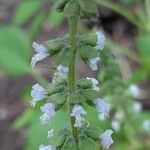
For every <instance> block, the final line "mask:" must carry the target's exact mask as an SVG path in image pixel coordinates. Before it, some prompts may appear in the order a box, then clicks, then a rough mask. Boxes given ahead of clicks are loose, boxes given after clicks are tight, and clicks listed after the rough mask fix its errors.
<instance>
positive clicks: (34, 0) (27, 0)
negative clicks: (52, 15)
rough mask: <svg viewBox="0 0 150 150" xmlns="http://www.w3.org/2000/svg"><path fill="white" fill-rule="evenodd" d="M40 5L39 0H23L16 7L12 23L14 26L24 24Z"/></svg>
mask: <svg viewBox="0 0 150 150" xmlns="http://www.w3.org/2000/svg"><path fill="white" fill-rule="evenodd" d="M41 4H42V1H41V0H24V1H22V2H21V4H20V5H19V6H18V7H17V9H16V11H15V14H14V17H13V23H14V24H15V25H22V24H24V23H25V22H26V21H27V20H28V19H29V18H30V17H32V15H34V13H36V11H37V10H38V9H39V8H40V6H41Z"/></svg>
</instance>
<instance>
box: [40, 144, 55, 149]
mask: <svg viewBox="0 0 150 150" xmlns="http://www.w3.org/2000/svg"><path fill="white" fill-rule="evenodd" d="M55 149H56V148H55V147H53V146H52V145H47V146H45V145H40V147H39V150H55Z"/></svg>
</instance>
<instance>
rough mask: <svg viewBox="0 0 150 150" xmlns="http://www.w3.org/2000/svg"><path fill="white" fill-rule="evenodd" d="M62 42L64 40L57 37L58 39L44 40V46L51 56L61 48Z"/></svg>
mask: <svg viewBox="0 0 150 150" xmlns="http://www.w3.org/2000/svg"><path fill="white" fill-rule="evenodd" d="M63 43H64V40H63V39H60V38H58V39H54V40H49V41H46V42H45V43H44V46H45V47H46V48H47V49H48V51H49V54H50V56H53V55H55V54H56V53H58V52H59V51H60V50H61V49H62V48H63Z"/></svg>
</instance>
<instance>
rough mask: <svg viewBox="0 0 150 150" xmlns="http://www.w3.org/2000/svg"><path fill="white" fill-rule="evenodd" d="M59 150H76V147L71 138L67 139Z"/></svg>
mask: <svg viewBox="0 0 150 150" xmlns="http://www.w3.org/2000/svg"><path fill="white" fill-rule="evenodd" d="M61 150H78V146H77V143H76V141H75V140H74V138H73V137H67V138H66V141H65V143H64V145H63V146H62V148H61Z"/></svg>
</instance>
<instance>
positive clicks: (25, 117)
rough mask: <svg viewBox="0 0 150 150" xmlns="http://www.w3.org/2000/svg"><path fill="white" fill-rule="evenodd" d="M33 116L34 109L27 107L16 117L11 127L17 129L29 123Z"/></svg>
mask: <svg viewBox="0 0 150 150" xmlns="http://www.w3.org/2000/svg"><path fill="white" fill-rule="evenodd" d="M33 117H34V111H33V110H31V109H27V110H26V111H25V112H24V113H23V114H21V116H20V117H18V118H17V119H16V120H15V121H14V123H13V124H12V127H13V129H15V130H18V129H20V128H22V127H24V126H26V125H27V124H29V123H30V122H31V120H32V118H33Z"/></svg>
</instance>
